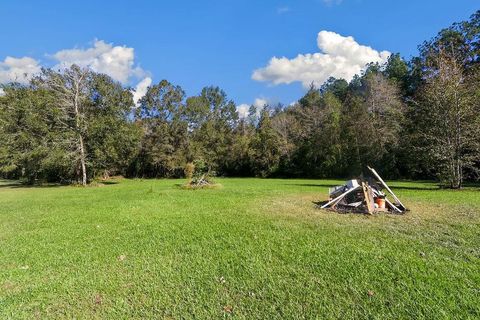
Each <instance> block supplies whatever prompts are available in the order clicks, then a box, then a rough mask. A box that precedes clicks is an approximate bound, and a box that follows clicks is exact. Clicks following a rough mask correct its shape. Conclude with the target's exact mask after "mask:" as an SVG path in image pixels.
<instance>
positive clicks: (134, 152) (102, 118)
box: [0, 11, 480, 188]
mask: <svg viewBox="0 0 480 320" xmlns="http://www.w3.org/2000/svg"><path fill="white" fill-rule="evenodd" d="M479 62H480V11H478V12H476V13H475V14H473V15H472V16H471V18H470V19H469V20H468V21H463V22H460V23H455V24H453V25H452V26H450V27H449V28H446V29H444V30H442V31H440V32H439V33H438V35H437V36H436V37H435V38H433V39H431V40H429V41H426V42H424V43H423V44H421V45H420V46H419V55H418V56H416V57H413V58H412V59H410V60H408V61H406V60H404V59H402V58H401V56H400V55H399V54H393V55H391V56H390V58H389V60H388V62H387V63H386V64H384V65H379V64H371V65H369V66H368V67H367V68H366V70H365V71H364V72H363V73H362V74H361V75H357V76H355V77H354V79H353V80H351V81H350V82H347V81H345V80H343V79H334V78H331V79H329V80H328V81H327V82H325V83H324V84H323V85H322V86H321V87H320V88H316V87H314V86H313V85H312V86H311V87H310V89H309V90H308V92H306V94H305V95H304V96H303V97H302V98H301V99H299V101H298V102H297V103H295V104H293V105H290V106H283V105H281V104H279V105H275V106H270V105H265V106H263V107H261V108H256V107H254V106H252V107H251V108H250V111H249V115H248V116H247V117H245V118H240V117H239V114H238V113H237V110H236V105H235V103H234V102H233V101H232V100H230V99H229V98H228V97H227V94H226V93H225V92H224V91H223V90H221V89H220V88H218V87H214V86H211V87H205V88H204V89H202V91H201V92H200V93H199V94H198V95H195V96H190V97H187V96H186V94H185V92H184V91H183V89H182V88H181V87H180V86H177V85H174V84H172V83H170V82H168V81H167V80H162V81H160V82H159V83H157V84H154V85H152V86H150V87H149V88H148V90H147V92H146V94H145V95H144V96H143V97H142V98H141V99H140V100H139V101H138V102H134V101H133V96H132V92H131V90H130V89H129V88H124V87H123V86H122V85H121V84H119V83H118V82H115V81H114V80H112V79H111V78H110V77H109V76H107V75H104V74H99V73H95V72H93V71H91V70H89V69H85V68H80V67H78V66H75V65H73V66H71V67H70V68H68V69H65V70H51V69H43V70H42V72H41V74H40V75H37V76H35V77H34V78H33V79H32V80H31V81H30V83H29V84H27V85H22V84H19V83H9V84H5V85H3V86H2V89H3V92H4V93H3V95H2V96H0V141H1V144H0V172H1V173H0V174H1V175H2V176H3V177H5V178H15V179H23V180H25V181H27V182H29V183H36V182H42V181H55V182H63V183H80V184H87V183H88V182H89V181H92V180H93V179H95V178H98V177H102V176H104V177H105V176H110V175H124V176H128V177H149V178H157V177H181V176H183V174H184V168H185V167H186V166H187V164H191V163H192V162H194V161H197V160H201V161H203V162H204V163H205V164H206V165H207V166H208V167H209V169H210V170H211V171H215V172H216V174H217V175H223V176H260V177H307V178H324V177H349V176H354V175H358V174H360V173H361V172H362V170H363V169H364V168H365V166H367V165H370V166H374V167H376V168H377V169H378V170H379V171H380V172H382V173H383V174H384V175H385V176H386V177H389V178H416V179H419V178H421V179H432V178H436V179H438V180H439V181H440V182H441V183H442V185H444V186H447V187H451V188H460V187H461V186H462V185H463V183H464V181H465V180H469V179H471V180H474V179H478V177H479V170H480V104H479V101H480V100H479V95H480V82H479V80H480V79H479V77H480V71H479V66H480V64H479Z"/></svg>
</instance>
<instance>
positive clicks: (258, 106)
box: [237, 98, 269, 119]
mask: <svg viewBox="0 0 480 320" xmlns="http://www.w3.org/2000/svg"><path fill="white" fill-rule="evenodd" d="M268 104H269V101H268V99H265V98H256V99H255V100H254V102H253V104H252V105H249V104H246V103H242V104H241V105H238V106H237V112H238V116H239V117H240V119H244V118H246V117H248V116H249V114H250V112H249V111H250V107H251V106H254V107H255V111H256V114H257V116H258V115H260V111H262V109H263V108H264V107H265V106H266V105H268Z"/></svg>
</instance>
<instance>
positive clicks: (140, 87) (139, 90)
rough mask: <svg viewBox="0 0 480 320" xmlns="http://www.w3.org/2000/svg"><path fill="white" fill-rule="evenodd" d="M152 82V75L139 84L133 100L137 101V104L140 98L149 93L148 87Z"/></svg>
mask: <svg viewBox="0 0 480 320" xmlns="http://www.w3.org/2000/svg"><path fill="white" fill-rule="evenodd" d="M151 84H152V78H150V77H146V78H145V79H143V80H142V81H140V82H139V83H138V84H137V86H136V87H135V91H134V92H133V102H135V104H136V105H138V100H140V99H141V98H142V97H143V96H144V95H145V94H146V93H147V89H148V87H149V86H150V85H151Z"/></svg>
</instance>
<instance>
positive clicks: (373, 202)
mask: <svg viewBox="0 0 480 320" xmlns="http://www.w3.org/2000/svg"><path fill="white" fill-rule="evenodd" d="M368 169H369V170H370V172H371V174H372V176H371V177H369V178H366V179H365V178H360V179H354V180H349V181H347V182H346V183H345V185H342V186H337V187H334V188H330V189H329V195H330V200H329V201H328V202H326V203H325V204H323V205H321V206H320V208H322V209H328V210H333V211H337V212H353V213H368V214H373V213H376V212H390V213H394V214H403V213H405V211H407V208H406V207H405V206H404V205H403V203H402V202H401V201H400V200H399V199H398V198H397V196H396V195H395V194H394V193H393V191H392V190H391V189H390V188H389V187H388V185H387V184H386V183H385V181H383V179H382V178H381V177H380V175H379V174H378V173H377V172H376V171H375V169H372V168H370V167H368ZM387 194H389V195H390V196H391V197H392V199H393V202H392V201H390V200H389V199H388V198H387Z"/></svg>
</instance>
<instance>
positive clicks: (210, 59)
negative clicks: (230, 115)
mask: <svg viewBox="0 0 480 320" xmlns="http://www.w3.org/2000/svg"><path fill="white" fill-rule="evenodd" d="M477 9H479V2H478V1H477V0H455V1H448V0H437V1H433V0H422V1H419V0H417V1H413V0H410V1H386V0H383V1H380V0H343V1H340V0H330V1H326V0H302V1H273V0H270V1H238V0H236V1H233V0H232V1H229V0H223V1H144V0H136V1H89V0H83V1H13V0H11V1H9V0H2V1H1V2H0V12H1V16H2V19H0V29H1V30H2V44H1V45H0V73H1V72H3V73H4V77H3V78H4V79H7V77H8V75H9V74H11V72H10V73H8V71H9V69H8V68H13V67H12V65H14V64H15V63H16V62H17V60H10V61H9V63H7V61H6V60H5V59H6V57H8V56H9V57H13V58H21V57H30V58H32V59H34V61H35V63H38V65H46V66H54V65H58V64H60V63H63V62H65V61H74V58H75V57H76V56H77V53H79V52H80V53H81V52H82V51H85V50H87V49H88V48H91V47H92V46H94V44H95V43H94V41H95V40H96V39H97V40H102V41H104V43H103V44H102V43H100V46H101V45H103V46H104V49H105V50H106V51H108V50H110V49H112V50H113V48H114V47H115V46H125V47H126V48H132V49H133V51H131V52H130V51H129V52H128V53H132V54H133V53H134V57H133V58H132V59H130V58H131V57H130V58H126V60H125V61H123V62H125V63H127V64H128V63H130V64H133V66H128V68H130V69H131V70H130V69H129V70H128V71H126V69H122V70H123V71H125V72H126V73H124V74H123V75H124V77H123V78H122V75H120V74H119V77H118V79H119V80H120V79H122V80H121V81H122V82H124V83H125V84H126V85H131V86H136V85H137V83H138V82H139V81H141V80H142V79H144V78H145V77H151V78H152V79H153V81H154V82H158V81H160V80H161V79H167V80H169V81H171V82H173V83H175V84H179V85H181V86H182V87H183V88H184V89H185V90H186V92H187V94H189V95H193V94H197V93H198V92H199V91H200V90H201V88H202V87H204V86H206V85H218V86H220V87H221V88H223V89H224V90H225V91H226V92H227V94H228V95H229V97H230V98H232V99H233V100H234V101H235V102H236V103H237V104H238V105H239V104H242V103H246V104H251V103H253V102H254V101H255V99H258V98H262V99H264V100H268V101H271V102H283V103H286V104H288V103H290V102H292V101H294V100H296V99H298V98H299V97H300V96H301V95H302V94H303V92H304V90H305V89H304V86H303V85H302V83H301V82H302V81H304V82H306V81H310V79H312V77H313V78H315V77H317V78H318V79H317V78H315V80H316V81H317V80H318V81H321V80H322V79H323V77H324V76H325V74H326V73H328V72H329V71H328V70H327V69H328V68H324V66H325V67H330V66H331V65H333V64H335V63H336V62H335V61H339V60H338V59H339V57H337V56H335V57H330V56H325V54H324V52H323V53H322V50H320V49H319V47H318V44H317V40H319V39H320V38H319V39H317V35H318V33H319V32H320V31H322V30H327V31H331V33H324V34H323V35H324V36H325V37H323V38H322V39H323V40H322V41H323V42H322V43H323V45H324V46H325V47H329V46H330V45H331V42H332V41H333V42H335V41H336V42H335V43H336V46H337V47H333V48H332V49H330V50H331V51H332V52H333V55H337V52H339V51H341V50H343V49H344V48H339V47H338V46H339V45H340V46H342V45H343V46H350V45H351V44H353V45H354V46H358V48H360V49H362V50H364V49H365V47H364V46H368V47H371V48H372V49H373V50H372V52H371V53H368V54H367V58H368V57H370V56H376V53H377V52H378V54H379V55H378V57H380V56H381V55H380V52H381V51H384V50H386V51H389V52H400V53H401V54H402V56H404V57H407V58H408V57H410V56H411V55H415V54H416V52H417V49H416V48H417V46H418V44H420V43H421V42H422V41H424V40H426V39H429V38H431V37H432V36H434V35H435V34H436V33H437V32H438V31H439V30H440V29H441V28H443V27H447V26H449V25H450V24H451V23H452V22H455V21H460V20H464V19H467V18H468V17H469V16H470V15H471V14H472V13H473V12H474V11H475V10H477ZM347 36H352V37H353V38H354V39H355V40H354V41H350V40H348V41H347V42H344V41H343V40H345V39H346V38H344V37H347ZM337 40H338V41H337ZM319 42H321V41H320V40H319ZM338 43H342V44H338ZM110 44H111V46H110ZM66 49H76V50H77V51H66V52H63V53H64V54H63V55H61V54H60V55H59V54H58V52H61V50H66ZM99 50H100V49H99ZM102 50H103V49H102ZM365 50H366V49H365ZM100 51H101V50H100ZM323 51H324V50H323ZM112 52H113V51H112ZM318 52H319V53H320V55H319V56H318V57H317V58H319V59H320V60H318V59H317V60H318V61H320V64H317V65H316V69H315V70H316V71H315V72H316V73H313V75H310V77H306V76H305V73H308V65H307V66H306V67H305V65H302V64H305V63H307V62H305V61H306V60H309V59H310V58H308V59H307V58H305V57H304V56H302V57H300V58H299V59H296V60H295V58H296V57H297V56H298V55H299V54H307V53H318ZM342 52H343V51H342ZM355 52H357V51H355ZM355 52H354V54H353V58H354V56H355V55H357V54H356V53H355ZM91 53H92V54H93V55H94V54H95V52H93V51H92V52H91ZM120 53H121V54H123V53H122V52H120ZM55 54H57V55H55ZM125 54H127V52H125ZM327 55H328V54H327ZM330 55H332V53H330ZM113 56H114V55H113ZM274 56H276V57H286V58H288V60H283V61H278V64H277V65H271V66H270V67H268V66H269V61H270V59H271V58H272V57H274ZM108 57H110V56H108ZM108 57H107V58H106V59H107V60H108V59H110V58H108ZM327 58H328V59H327ZM330 58H331V60H329V59H330ZM340 58H341V59H344V58H345V59H346V60H348V59H351V58H352V55H349V54H348V53H347V54H345V56H344V57H343V56H342V57H340ZM62 59H64V60H62ZM128 59H130V60H128ZM315 59H316V58H315V57H313V60H314V63H317V62H318V61H317V60H315ZM345 59H344V60H345ZM379 59H381V58H379ZM19 61H20V60H19ZM28 61H30V60H28ZM315 61H317V62H315ZM330 61H331V62H330ZM342 61H343V60H342ZM26 62H27V60H22V63H26ZM123 62H122V63H123ZM19 63H20V62H19ZM282 63H283V64H282ZM347 63H349V62H348V61H347ZM30 65H31V64H30ZM282 66H286V67H288V68H287V69H285V70H283V71H282V70H279V69H282V68H283V67H282ZM119 67H125V66H124V65H122V64H121V63H120V66H119ZM265 67H268V68H267V69H264V70H263V71H262V72H261V73H259V75H258V76H257V80H263V81H256V80H253V79H252V74H253V72H254V71H255V70H257V69H259V68H265ZM347 67H348V66H347ZM350 67H351V66H350ZM350 67H348V68H350ZM32 68H33V69H35V67H32ZM98 68H99V70H103V71H105V70H106V69H105V66H99V67H98ZM291 68H293V69H291ZM342 68H343V67H338V68H337V69H336V70H337V73H338V72H340V73H341V72H343V71H344V70H343V69H342ZM291 70H293V71H291ZM349 70H350V71H351V70H354V69H351V68H350V69H349ZM10 71H11V70H10ZM123 71H119V72H123ZM282 72H283V73H282ZM127 73H128V75H127ZM0 76H1V75H0ZM125 77H128V79H127V78H125ZM286 78H288V79H287V80H285V79H286ZM282 79H283V80H282ZM0 80H1V78H0ZM273 82H278V83H280V84H278V85H274V84H272V83H273ZM285 82H291V83H290V84H285Z"/></svg>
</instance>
